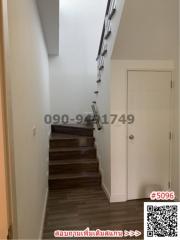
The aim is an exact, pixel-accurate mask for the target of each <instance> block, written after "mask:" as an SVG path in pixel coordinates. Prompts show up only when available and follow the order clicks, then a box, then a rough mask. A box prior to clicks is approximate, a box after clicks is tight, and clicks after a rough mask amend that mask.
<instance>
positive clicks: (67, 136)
mask: <svg viewBox="0 0 180 240" xmlns="http://www.w3.org/2000/svg"><path fill="white" fill-rule="evenodd" d="M66 139H94V137H90V136H81V135H71V134H65V133H52V134H51V136H50V140H51V141H53V140H66Z"/></svg>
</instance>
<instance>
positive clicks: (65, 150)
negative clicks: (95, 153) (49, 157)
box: [49, 147, 95, 153]
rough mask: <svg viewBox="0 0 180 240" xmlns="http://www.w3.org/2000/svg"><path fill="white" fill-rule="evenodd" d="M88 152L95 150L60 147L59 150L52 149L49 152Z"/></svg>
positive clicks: (91, 148)
mask: <svg viewBox="0 0 180 240" xmlns="http://www.w3.org/2000/svg"><path fill="white" fill-rule="evenodd" d="M88 150H95V147H61V148H54V149H53V148H52V149H50V150H49V152H50V153H51V152H83V151H88Z"/></svg>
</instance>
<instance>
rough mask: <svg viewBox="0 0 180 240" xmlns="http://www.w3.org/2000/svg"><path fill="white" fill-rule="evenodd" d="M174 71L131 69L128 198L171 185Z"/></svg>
mask: <svg viewBox="0 0 180 240" xmlns="http://www.w3.org/2000/svg"><path fill="white" fill-rule="evenodd" d="M171 75H172V74H171V72H151V71H128V114H133V115H134V116H135V122H134V123H133V124H129V125H128V199H139V198H147V197H149V194H150V192H151V191H153V190H167V189H168V182H169V171H170V169H169V166H170V165H169V164H170V139H169V133H170V103H171V79H172V76H171Z"/></svg>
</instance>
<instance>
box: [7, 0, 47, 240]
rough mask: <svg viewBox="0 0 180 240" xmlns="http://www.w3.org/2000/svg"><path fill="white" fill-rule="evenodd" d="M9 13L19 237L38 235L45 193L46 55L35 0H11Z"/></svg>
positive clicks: (34, 236) (35, 236)
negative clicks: (34, 128) (35, 130)
mask: <svg viewBox="0 0 180 240" xmlns="http://www.w3.org/2000/svg"><path fill="white" fill-rule="evenodd" d="M8 14H9V32H10V72H11V92H12V110H13V129H14V153H15V175H16V194H17V220H18V238H23V239H25V238H38V237H39V235H40V231H41V225H42V217H43V207H44V204H45V198H46V194H47V165H48V162H47V158H48V131H49V130H48V127H47V126H45V124H44V122H43V117H44V114H46V113H49V66H48V56H47V51H46V47H45V43H44V39H43V33H42V29H41V25H40V20H39V15H38V12H37V6H36V2H35V0H13V1H8ZM34 126H36V128H37V133H36V135H35V136H34V135H33V131H32V128H33V127H34Z"/></svg>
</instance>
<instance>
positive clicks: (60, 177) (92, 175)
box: [49, 172, 101, 180]
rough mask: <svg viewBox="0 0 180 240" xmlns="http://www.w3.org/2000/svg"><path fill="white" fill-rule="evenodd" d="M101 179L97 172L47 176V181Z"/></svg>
mask: <svg viewBox="0 0 180 240" xmlns="http://www.w3.org/2000/svg"><path fill="white" fill-rule="evenodd" d="M96 177H101V174H100V173H99V172H96V173H94V172H92V173H89V172H82V173H78V174H63V175H61V174H53V175H49V180H64V179H78V178H96Z"/></svg>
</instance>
